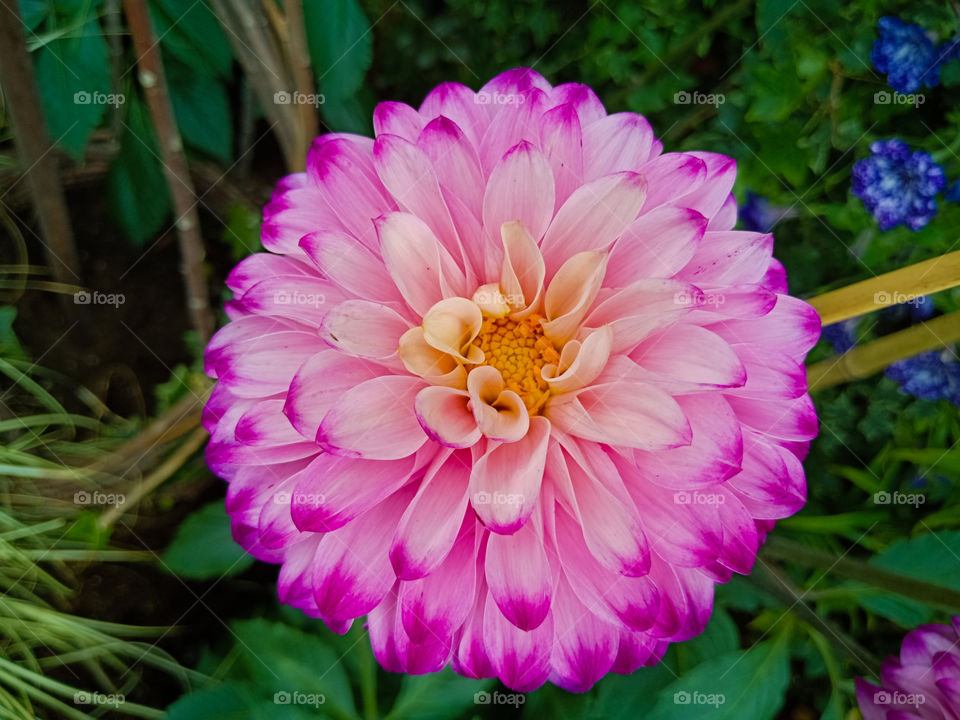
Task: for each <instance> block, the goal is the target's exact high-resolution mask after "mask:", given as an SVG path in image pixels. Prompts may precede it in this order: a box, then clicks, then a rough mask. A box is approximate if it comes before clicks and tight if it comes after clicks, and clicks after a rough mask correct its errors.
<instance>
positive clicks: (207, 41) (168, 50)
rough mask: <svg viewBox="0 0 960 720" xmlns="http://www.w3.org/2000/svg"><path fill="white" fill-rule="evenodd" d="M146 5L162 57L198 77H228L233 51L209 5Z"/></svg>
mask: <svg viewBox="0 0 960 720" xmlns="http://www.w3.org/2000/svg"><path fill="white" fill-rule="evenodd" d="M311 4H312V3H311ZM149 6H150V17H151V19H152V20H153V29H154V32H155V33H156V35H157V37H158V38H160V49H161V50H162V51H163V52H164V53H165V54H168V55H170V56H171V57H174V58H176V59H177V60H179V61H180V62H182V63H184V64H185V65H187V66H188V67H190V68H192V69H193V71H194V72H196V73H198V74H203V75H207V76H218V77H222V78H229V77H230V74H231V70H232V66H233V51H232V50H231V48H230V43H229V41H228V40H227V36H226V35H225V34H224V32H223V28H222V27H221V26H220V21H219V20H217V17H216V15H214V14H213V11H212V10H211V9H210V7H209V3H207V2H194V0H150V2H149Z"/></svg>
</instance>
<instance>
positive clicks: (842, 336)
mask: <svg viewBox="0 0 960 720" xmlns="http://www.w3.org/2000/svg"><path fill="white" fill-rule="evenodd" d="M856 330H857V318H850V319H849V320H841V321H840V322H837V323H833V324H832V325H824V327H823V330H822V332H821V333H820V335H821V337H822V338H823V339H824V340H826V341H827V342H828V343H830V344H831V345H833V350H834V352H836V353H837V354H838V355H841V354H843V353H845V352H847V350H851V349H852V348H853V346H854V345H856V344H857V336H856Z"/></svg>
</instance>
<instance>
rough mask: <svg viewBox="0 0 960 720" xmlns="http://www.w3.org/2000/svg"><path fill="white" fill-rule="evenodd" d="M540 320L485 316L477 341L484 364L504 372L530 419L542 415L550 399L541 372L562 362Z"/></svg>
mask: <svg viewBox="0 0 960 720" xmlns="http://www.w3.org/2000/svg"><path fill="white" fill-rule="evenodd" d="M540 320H541V316H539V315H536V314H534V315H530V316H528V317H525V318H523V319H522V320H511V319H509V318H503V317H501V318H497V317H490V316H488V315H486V314H485V315H484V318H483V325H481V326H480V333H479V334H478V335H477V337H476V339H475V340H474V341H473V344H474V345H475V346H477V347H478V348H480V349H481V350H482V351H483V354H484V360H483V362H482V363H481V364H482V365H489V366H490V367H492V368H496V369H497V370H499V371H500V375H501V376H502V377H503V383H504V386H505V389H507V390H513V391H514V392H515V393H517V395H519V396H520V398H521V399H522V400H523V404H524V405H525V406H526V408H527V412H528V413H530V415H537V414H539V412H540V410H541V409H542V408H543V406H544V404H546V402H547V399H548V398H549V396H550V391H549V386H548V385H547V382H546V381H545V380H544V379H543V377H541V375H540V371H541V370H542V369H543V366H544V365H549V364H557V363H558V362H559V361H560V353H558V352H557V351H556V349H555V348H554V347H553V344H552V343H551V342H550V341H549V340H548V339H547V338H546V337H544V335H543V326H542V325H541V324H540Z"/></svg>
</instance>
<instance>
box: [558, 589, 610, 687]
mask: <svg viewBox="0 0 960 720" xmlns="http://www.w3.org/2000/svg"><path fill="white" fill-rule="evenodd" d="M553 622H554V632H555V633H556V642H555V643H554V645H553V651H552V653H551V656H550V660H551V666H552V673H551V676H550V679H551V682H553V683H555V684H556V685H558V686H559V687H562V688H563V689H564V690H568V691H569V692H586V691H587V690H589V689H590V688H591V687H593V685H594V683H596V682H597V681H598V680H599V679H600V678H602V677H603V676H604V675H606V674H607V672H608V671H609V670H610V668H611V666H612V665H613V661H614V660H615V659H616V657H617V647H618V645H619V632H618V629H617V628H616V627H615V626H613V625H611V624H610V623H607V622H604V621H603V620H601V619H600V618H599V617H597V616H596V615H595V614H593V613H592V612H590V610H589V609H588V608H587V607H585V606H584V605H583V603H581V602H580V600H579V599H577V596H576V595H575V594H574V592H573V591H572V590H571V589H570V585H569V584H568V583H567V581H566V580H565V579H564V578H561V579H560V582H559V583H557V589H556V594H555V596H554V602H553Z"/></svg>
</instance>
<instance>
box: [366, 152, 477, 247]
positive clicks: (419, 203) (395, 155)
mask: <svg viewBox="0 0 960 720" xmlns="http://www.w3.org/2000/svg"><path fill="white" fill-rule="evenodd" d="M373 162H374V166H375V167H376V168H377V173H378V174H379V176H380V180H381V181H382V182H383V184H384V187H386V188H387V190H389V191H390V194H391V195H393V197H394V198H396V201H397V204H398V205H399V206H400V208H401V209H402V210H404V211H406V212H409V213H411V214H412V215H415V216H417V217H418V218H420V219H421V220H422V221H423V222H424V223H426V225H427V226H428V227H429V228H430V229H431V230H432V231H433V234H434V235H435V236H436V237H437V239H439V241H440V243H441V244H442V245H443V246H444V247H445V248H446V249H447V251H448V252H449V253H450V254H451V255H452V256H453V257H461V258H462V257H463V248H462V246H461V244H460V237H459V236H458V235H457V231H456V229H455V227H454V225H453V218H452V217H451V216H450V211H449V210H448V209H447V204H446V203H445V202H444V200H443V195H442V193H441V192H440V182H439V180H438V179H437V174H436V172H434V169H433V163H432V162H431V161H430V158H429V157H428V156H427V154H426V153H425V152H424V151H423V150H421V149H420V148H419V147H417V145H415V144H414V143H413V142H410V141H409V140H404V139H403V138H401V137H398V136H396V135H380V136H379V137H378V138H377V140H376V143H374V146H373Z"/></svg>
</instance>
